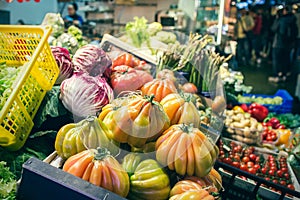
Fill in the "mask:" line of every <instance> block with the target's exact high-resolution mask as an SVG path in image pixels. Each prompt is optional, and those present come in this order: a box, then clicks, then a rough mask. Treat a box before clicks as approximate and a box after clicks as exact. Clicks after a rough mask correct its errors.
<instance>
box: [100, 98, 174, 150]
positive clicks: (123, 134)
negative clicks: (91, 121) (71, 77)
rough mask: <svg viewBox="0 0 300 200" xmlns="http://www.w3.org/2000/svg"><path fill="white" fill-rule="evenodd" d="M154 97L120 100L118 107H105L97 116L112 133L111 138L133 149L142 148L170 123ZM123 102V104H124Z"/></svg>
mask: <svg viewBox="0 0 300 200" xmlns="http://www.w3.org/2000/svg"><path fill="white" fill-rule="evenodd" d="M153 99H154V96H153V95H152V96H141V95H131V96H128V97H124V100H121V103H120V106H119V107H116V106H115V108H116V109H113V107H114V106H112V107H110V106H108V105H107V106H105V107H104V108H103V110H102V112H101V113H100V115H99V118H100V119H103V121H104V122H105V123H108V129H110V131H111V133H112V138H113V139H114V140H116V141H117V142H120V143H128V144H129V145H131V146H133V147H143V146H144V145H145V144H146V142H151V141H154V140H155V139H157V137H159V136H160V135H161V133H162V132H163V131H164V130H166V129H167V128H168V127H169V125H170V121H169V118H168V116H167V115H166V113H165V112H164V111H163V109H162V106H161V105H160V104H159V103H158V102H156V101H154V100H153ZM124 102H125V103H124Z"/></svg>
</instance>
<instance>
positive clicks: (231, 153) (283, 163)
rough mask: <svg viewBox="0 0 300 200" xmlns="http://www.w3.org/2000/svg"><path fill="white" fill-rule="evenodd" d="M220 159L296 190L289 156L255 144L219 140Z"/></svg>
mask: <svg viewBox="0 0 300 200" xmlns="http://www.w3.org/2000/svg"><path fill="white" fill-rule="evenodd" d="M219 149H220V154H219V160H220V161H221V162H224V163H226V164H229V165H232V166H234V167H236V168H239V169H241V170H244V171H246V172H248V173H250V174H254V175H256V176H260V177H262V178H264V179H266V180H267V181H271V182H273V183H276V184H280V185H282V186H285V187H287V188H289V189H292V190H294V189H295V187H294V185H293V182H292V180H291V174H290V171H289V169H288V164H287V158H286V157H285V156H280V155H272V154H266V153H264V152H261V151H259V150H258V149H257V148H255V147H253V146H245V145H242V144H239V143H237V142H234V141H229V140H220V141H219Z"/></svg>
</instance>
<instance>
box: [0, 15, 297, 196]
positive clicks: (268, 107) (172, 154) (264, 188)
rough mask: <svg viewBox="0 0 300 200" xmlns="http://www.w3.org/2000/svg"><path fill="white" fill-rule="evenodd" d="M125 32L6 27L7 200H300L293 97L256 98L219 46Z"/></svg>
mask: <svg viewBox="0 0 300 200" xmlns="http://www.w3.org/2000/svg"><path fill="white" fill-rule="evenodd" d="M125 30H126V31H125V32H124V33H122V34H118V35H117V36H112V35H108V34H107V35H104V37H103V39H102V41H101V43H100V44H97V45H95V44H91V41H89V40H88V39H86V38H85V37H83V34H82V31H81V30H80V29H79V28H77V27H75V26H70V27H69V28H68V29H67V30H66V29H65V27H64V21H63V20H62V19H61V17H60V15H58V14H53V13H48V14H47V15H46V16H45V18H44V20H43V23H42V25H41V26H8V25H7V26H5V25H1V26H0V35H1V40H0V67H1V68H0V69H1V71H0V72H1V73H0V82H1V87H0V89H1V90H0V92H1V93H0V94H1V101H0V124H1V126H0V131H1V136H0V146H1V147H0V161H1V162H0V180H1V181H0V198H3V199H16V198H19V199H41V198H43V199H59V198H67V199H171V200H175V199H193V198H194V199H237V198H242V199H255V198H261V199H297V198H300V192H299V191H300V186H299V177H300V175H299V174H300V173H299V168H300V167H299V166H300V162H299V152H300V151H299V147H300V139H299V134H300V133H299V131H300V129H299V127H300V122H299V121H300V120H299V118H300V116H299V115H295V114H292V113H291V110H292V101H293V98H292V97H291V95H290V94H289V93H288V92H287V91H286V90H279V91H278V92H277V93H276V94H274V95H272V96H267V95H263V94H261V95H260V94H250V93H251V89H252V88H251V87H250V86H246V85H244V83H243V79H244V77H243V74H242V73H241V72H237V71H232V70H231V69H230V67H228V61H229V59H230V58H231V56H228V57H225V56H221V55H220V54H219V53H217V52H216V51H215V49H216V46H215V43H214V42H213V41H214V39H213V38H212V37H211V36H208V35H203V36H202V35H199V34H196V33H191V34H190V35H189V36H186V37H185V39H184V40H183V39H182V38H179V37H178V35H177V34H176V33H174V32H172V31H171V32H170V31H164V30H162V25H161V24H159V23H157V22H154V23H148V21H147V20H146V19H145V18H143V17H140V18H139V17H135V18H134V19H133V20H132V21H130V22H128V23H127V24H126V25H125ZM2 83H3V84H2ZM37 187H39V190H35V188H37Z"/></svg>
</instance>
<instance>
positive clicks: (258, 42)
mask: <svg viewBox="0 0 300 200" xmlns="http://www.w3.org/2000/svg"><path fill="white" fill-rule="evenodd" d="M253 18H254V27H253V29H252V31H253V38H252V40H251V42H252V48H253V50H254V60H255V61H256V62H257V63H258V64H260V63H261V58H260V51H261V50H262V36H261V33H262V32H261V31H262V25H263V21H262V20H263V18H262V9H256V10H254V12H253ZM251 53H252V52H251Z"/></svg>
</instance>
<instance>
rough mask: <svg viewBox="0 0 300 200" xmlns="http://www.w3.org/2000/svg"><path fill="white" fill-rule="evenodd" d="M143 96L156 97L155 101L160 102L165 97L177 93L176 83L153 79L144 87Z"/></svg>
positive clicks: (168, 80)
mask: <svg viewBox="0 0 300 200" xmlns="http://www.w3.org/2000/svg"><path fill="white" fill-rule="evenodd" d="M141 91H142V94H143V95H154V100H155V101H158V102H160V101H161V100H162V99H163V98H164V97H165V96H167V95H168V94H171V93H177V89H176V87H175V85H174V82H173V81H171V80H170V79H153V81H150V82H148V83H146V84H145V85H143V86H142V88H141Z"/></svg>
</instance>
